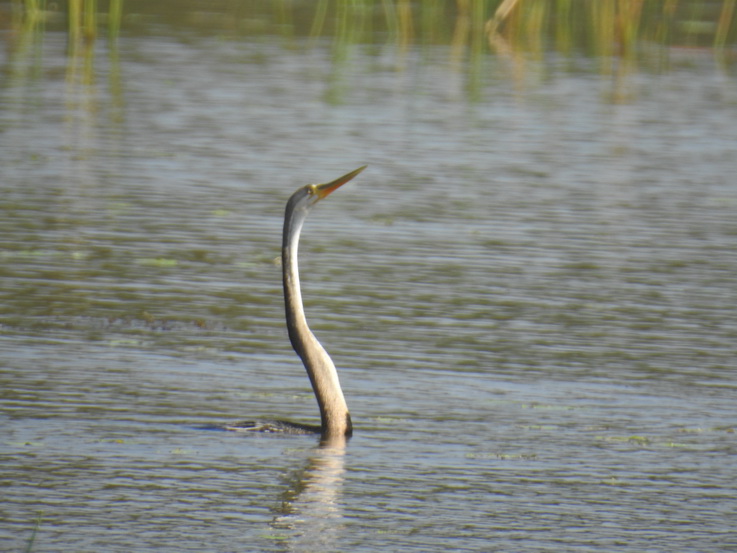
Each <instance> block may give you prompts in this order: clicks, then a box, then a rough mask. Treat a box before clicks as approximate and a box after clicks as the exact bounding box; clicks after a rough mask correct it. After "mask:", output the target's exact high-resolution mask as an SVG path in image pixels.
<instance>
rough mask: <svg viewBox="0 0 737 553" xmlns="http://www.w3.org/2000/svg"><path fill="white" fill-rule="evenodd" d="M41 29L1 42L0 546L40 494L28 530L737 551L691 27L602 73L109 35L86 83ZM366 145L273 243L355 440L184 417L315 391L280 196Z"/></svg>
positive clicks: (99, 547)
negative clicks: (298, 227)
mask: <svg viewBox="0 0 737 553" xmlns="http://www.w3.org/2000/svg"><path fill="white" fill-rule="evenodd" d="M43 47H44V50H43V63H42V67H43V71H42V75H41V76H38V75H36V76H35V77H34V79H30V78H29V77H27V74H28V73H27V72H28V71H30V69H32V68H33V67H35V65H34V64H35V63H38V58H29V59H24V58H23V57H22V56H19V55H16V56H10V55H9V54H8V53H7V52H6V54H5V60H4V63H5V64H6V66H7V67H6V69H7V70H6V76H7V78H6V80H5V83H4V84H3V88H2V111H1V112H0V117H1V118H2V119H1V120H0V122H1V124H2V129H3V134H2V148H1V149H0V165H1V166H2V184H1V186H2V197H1V198H0V207H1V208H2V217H1V218H0V229H1V234H0V241H1V244H2V252H0V255H1V256H2V267H1V268H0V275H1V276H2V292H1V293H2V296H1V297H0V314H1V315H2V321H1V324H2V326H1V327H0V328H1V329H2V337H1V338H0V352H2V361H1V363H2V365H1V368H0V398H1V399H2V404H1V411H0V417H1V419H0V420H1V421H2V422H1V424H2V435H1V436H0V451H1V452H2V463H1V465H0V466H1V467H2V468H0V489H1V490H2V491H1V493H2V501H1V502H0V521H1V522H0V539H1V540H2V545H3V549H4V550H15V551H19V550H22V549H23V548H24V547H25V544H26V543H27V542H28V540H29V539H30V536H31V534H32V530H33V527H34V524H35V521H36V520H37V519H39V520H40V522H39V527H38V531H37V534H36V537H35V541H34V544H33V550H34V551H60V550H74V551H80V552H82V551H90V552H91V551H95V552H97V551H110V550H112V551H148V550H150V551H198V552H202V551H521V552H522V551H524V552H532V551H611V550H614V549H616V550H617V551H632V552H638V553H639V552H643V551H668V552H671V551H700V552H704V551H726V550H729V549H730V548H733V547H737V534H736V533H735V530H734V521H735V520H737V500H735V497H737V485H736V484H735V478H734V475H735V472H734V467H735V461H736V460H737V458H736V457H735V454H736V453H737V448H736V447H735V436H734V427H735V424H737V413H736V411H735V388H736V387H737V378H736V375H735V343H737V315H735V310H734V304H735V299H736V298H737V277H736V276H735V275H737V255H735V251H736V250H737V217H735V212H736V211H737V186H735V184H734V182H735V181H734V175H735V174H737V157H736V156H735V144H737V125H735V121H737V117H736V116H737V87H735V83H734V78H733V76H729V75H725V74H724V73H723V71H722V69H720V68H719V67H717V66H716V65H715V64H714V63H713V62H712V60H711V58H710V57H708V54H701V53H698V52H681V53H678V52H674V53H673V56H674V58H675V59H676V60H679V59H681V60H682V61H683V64H682V67H681V66H679V65H678V63H675V64H674V66H673V67H672V68H671V69H670V70H669V71H667V72H664V73H660V74H658V73H655V74H651V73H645V72H642V73H640V72H637V71H634V72H633V73H632V74H629V75H625V76H624V78H623V79H624V81H625V84H622V83H612V82H611V78H610V77H607V76H598V75H597V74H596V73H595V72H592V71H590V70H589V69H590V68H588V67H587V64H588V62H587V61H586V60H583V59H581V60H576V61H575V64H571V62H570V60H556V59H549V60H543V61H540V60H538V61H534V60H532V59H530V60H525V65H524V72H522V75H520V73H519V68H517V67H513V65H514V61H513V60H509V59H504V58H497V57H494V56H492V55H489V57H488V59H486V61H485V63H486V67H485V69H484V71H483V76H484V80H483V83H482V85H480V88H479V89H477V90H475V91H473V94H471V92H470V91H469V90H468V87H469V86H470V84H469V83H468V82H466V76H465V73H464V71H463V68H462V67H458V66H457V65H456V64H454V63H452V62H451V61H449V60H450V58H449V55H448V52H447V51H445V50H444V49H442V48H437V49H430V50H429V51H422V52H419V51H413V50H411V49H410V50H409V51H407V52H404V53H403V54H401V56H404V57H400V54H398V53H397V52H395V51H394V50H393V49H391V48H387V49H386V50H383V49H378V50H377V49H374V50H373V51H370V52H369V51H362V50H360V49H356V50H355V51H352V52H351V57H350V60H349V61H348V62H347V63H345V64H344V65H342V66H336V65H334V64H333V63H332V61H331V56H330V53H329V52H328V51H326V49H324V48H322V47H321V46H320V45H319V44H317V45H313V46H312V48H302V47H301V45H300V47H298V48H293V47H292V48H283V47H282V46H281V45H280V39H273V40H265V39H263V38H262V39H261V40H260V41H259V42H257V43H247V42H243V43H230V42H223V41H215V40H195V39H187V40H182V41H177V40H172V39H163V38H162V39H159V38H148V39H143V38H136V39H130V40H126V39H125V38H122V39H121V41H120V52H119V59H118V60H117V61H113V62H111V61H110V60H109V58H108V57H106V56H107V54H106V53H105V51H104V49H103V48H102V47H100V51H99V52H97V56H96V58H95V64H96V69H97V73H96V74H95V76H94V79H93V82H91V83H90V82H87V81H85V79H84V78H82V77H80V76H79V75H77V76H75V75H70V74H69V72H68V70H67V69H65V67H66V66H65V64H67V62H68V61H69V60H68V58H65V57H64V56H63V55H62V52H63V50H64V39H63V37H61V36H56V35H53V34H49V35H48V37H47V38H46V39H45V43H44V46H43ZM517 61H519V60H517ZM571 65H576V66H578V67H577V68H576V69H575V70H574V69H573V68H572V67H571ZM398 68H399V70H398ZM402 68H403V69H402ZM80 71H81V70H80ZM513 77H514V78H513ZM613 88H617V89H618V90H617V93H616V94H613V92H612V89H613ZM621 88H624V89H625V91H624V93H623V92H622V90H620V89H621ZM625 93H626V94H625ZM622 94H625V97H624V99H622V98H621V95H622ZM614 96H616V97H617V98H619V100H618V101H617V102H613V101H612V98H613V97H614ZM472 97H473V98H472ZM364 163H368V164H369V169H368V170H367V171H366V172H365V173H363V174H362V175H361V176H360V177H359V178H358V179H356V181H355V182H353V183H351V184H350V185H347V186H345V187H344V188H342V189H341V190H340V191H339V193H336V194H334V195H332V196H331V197H330V199H329V201H326V202H324V203H323V204H321V205H319V206H318V207H317V208H316V210H315V212H314V213H313V215H312V216H311V218H310V220H309V221H308V224H307V227H306V229H305V232H304V234H303V245H302V250H301V263H302V271H303V286H304V289H305V290H304V295H305V298H306V302H307V311H308V316H309V320H310V322H311V324H312V326H313V328H314V329H315V331H316V333H317V334H318V335H319V337H320V339H321V340H322V341H323V343H324V344H325V345H326V347H327V349H328V350H329V351H330V352H331V354H332V355H333V358H334V360H335V361H336V364H337V365H338V366H339V370H340V374H341V379H342V382H343V386H344V389H345V392H346V395H347V398H348V401H349V405H350V407H351V411H352V414H353V418H354V423H355V426H356V434H355V437H354V438H353V439H352V440H350V442H349V443H348V444H347V445H346V446H345V447H340V446H337V447H326V448H322V449H321V448H318V447H317V445H318V442H317V439H316V438H313V437H277V436H269V435H262V436H243V435H237V434H232V433H226V432H213V431H209V430H205V429H204V428H205V427H207V426H208V425H212V424H219V423H225V422H229V421H232V420H235V419H242V418H248V417H262V416H265V417H279V418H286V419H292V420H301V421H313V422H314V421H315V420H316V418H317V408H316V405H315V402H314V399H313V398H312V394H311V391H310V389H309V385H308V382H307V379H306V378H305V375H304V371H303V369H302V367H301V366H300V364H299V362H298V360H297V359H296V357H295V356H294V354H293V353H292V352H291V350H290V348H289V344H288V340H287V338H286V333H285V331H284V328H283V312H282V311H283V307H282V302H281V295H280V294H281V282H280V272H279V267H278V263H277V262H276V260H275V258H277V256H278V254H279V244H280V231H281V223H282V220H281V217H282V211H283V206H284V203H285V201H286V199H287V198H288V196H289V195H290V194H291V193H292V192H293V190H294V189H296V188H297V186H299V185H302V184H305V183H307V182H319V181H325V180H330V179H332V178H335V177H337V176H339V175H341V174H343V173H345V172H346V171H349V170H351V169H353V168H355V167H357V166H359V165H362V164H364Z"/></svg>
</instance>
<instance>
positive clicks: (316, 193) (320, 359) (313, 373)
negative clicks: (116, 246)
mask: <svg viewBox="0 0 737 553" xmlns="http://www.w3.org/2000/svg"><path fill="white" fill-rule="evenodd" d="M365 168H366V166H365V165H364V166H363V167H359V168H358V169H356V170H355V171H352V172H350V173H348V174H346V175H343V176H342V177H340V178H339V179H336V180H334V181H331V182H328V183H325V184H308V185H307V186H303V187H302V188H300V189H299V190H297V191H296V192H295V193H294V194H293V195H292V197H291V198H289V201H288V202H287V207H286V211H285V213H284V233H283V236H282V271H283V280H284V306H285V312H286V319H287V329H288V330H289V340H290V341H291V343H292V347H293V348H294V351H295V352H297V355H299V357H300V359H302V363H303V364H304V366H305V369H306V370H307V375H308V376H309V378H310V383H311V384H312V390H313V391H314V393H315V398H316V399H317V404H318V406H319V407H320V426H319V427H317V426H311V425H304V424H294V423H289V422H283V421H269V422H253V423H236V424H233V425H229V426H227V427H226V428H227V429H228V430H241V431H243V430H250V431H257V432H281V433H284V432H286V433H293V434H305V433H321V434H322V436H323V437H324V438H330V437H335V436H350V435H351V433H352V432H353V425H352V423H351V415H350V413H349V411H348V405H347V404H346V401H345V397H344V396H343V390H342V389H341V387H340V381H339V379H338V371H337V370H336V369H335V365H334V364H333V361H332V359H330V356H329V355H328V353H327V352H326V351H325V348H323V347H322V344H320V342H319V341H318V340H317V338H316V337H315V335H314V334H313V333H312V331H311V330H310V327H309V326H307V319H306V318H305V312H304V306H303V304H302V292H301V289H300V285H299V264H298V259H297V258H298V256H297V251H298V247H299V236H300V233H301V232H302V226H303V225H304V222H305V220H306V219H307V215H308V214H309V212H310V209H311V208H312V207H313V206H314V205H315V204H316V203H317V202H318V201H320V200H322V199H323V198H326V197H327V196H328V195H329V194H330V193H331V192H333V191H334V190H337V189H338V188H339V187H340V186H341V185H343V184H345V183H346V182H348V181H349V180H351V179H352V178H353V177H355V176H356V175H358V174H359V173H360V172H361V171H363V170H364V169H365Z"/></svg>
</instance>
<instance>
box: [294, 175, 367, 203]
mask: <svg viewBox="0 0 737 553" xmlns="http://www.w3.org/2000/svg"><path fill="white" fill-rule="evenodd" d="M364 169H366V165H364V166H363V167H359V168H358V169H355V170H354V171H351V172H350V173H347V174H345V175H343V176H342V177H339V178H337V179H335V180H333V181H330V182H326V183H323V184H308V185H306V186H303V187H302V188H300V189H299V190H297V191H296V192H295V193H294V195H293V196H292V197H291V198H290V203H292V202H294V208H295V209H299V208H302V209H305V210H309V209H310V208H311V207H312V206H313V205H315V204H316V203H317V202H319V201H320V200H323V199H325V198H327V197H328V196H329V195H330V194H331V193H333V192H334V191H335V190H337V189H338V188H340V187H341V186H343V185H344V184H345V183H347V182H348V181H349V180H351V179H352V178H353V177H355V176H356V175H358V174H359V173H360V172H361V171H363V170H364Z"/></svg>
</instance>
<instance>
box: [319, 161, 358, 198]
mask: <svg viewBox="0 0 737 553" xmlns="http://www.w3.org/2000/svg"><path fill="white" fill-rule="evenodd" d="M366 167H367V166H366V165H364V166H363V167H359V168H358V169H356V170H355V171H351V172H350V173H348V174H346V175H343V176H342V177H340V178H337V179H335V180H334V181H330V182H326V183H325V184H316V185H315V192H316V193H317V197H318V198H320V199H321V200H322V199H324V198H327V197H328V195H330V193H331V192H333V191H335V190H337V189H338V188H340V187H341V186H343V185H344V184H345V183H347V182H348V181H349V180H351V179H352V178H353V177H355V176H356V175H358V173H360V172H361V171H363V170H364V169H366Z"/></svg>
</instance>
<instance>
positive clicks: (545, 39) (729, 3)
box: [14, 0, 737, 57]
mask: <svg viewBox="0 0 737 553" xmlns="http://www.w3.org/2000/svg"><path fill="white" fill-rule="evenodd" d="M156 4H157V3H142V4H138V5H135V6H124V4H123V0H111V1H110V2H109V3H107V4H105V5H104V6H102V5H100V4H98V2H97V0H70V1H69V2H68V3H66V4H65V5H63V4H58V5H57V4H55V3H54V4H52V3H48V2H47V1H46V0H24V1H23V2H20V1H18V2H16V3H15V4H14V7H15V8H16V9H15V10H14V12H15V14H16V18H15V19H16V22H17V24H18V25H23V26H24V27H25V28H26V29H28V28H32V29H35V30H43V29H44V27H45V25H44V23H45V22H50V23H53V22H57V23H58V22H60V21H64V22H65V23H66V26H67V29H68V32H69V35H70V37H71V38H72V41H71V42H72V43H75V42H85V41H87V42H89V41H91V40H94V39H95V38H96V37H97V36H98V34H99V27H100V26H101V25H106V26H107V30H108V37H109V38H110V39H113V40H114V39H115V38H116V37H117V36H118V35H119V33H120V31H121V29H123V28H124V27H125V24H126V22H140V21H141V20H155V21H157V22H163V23H165V24H168V25H172V26H177V27H190V28H195V29H197V28H199V29H203V28H207V29H209V30H210V31H213V30H214V31H216V32H222V33H224V34H225V35H226V36H227V35H231V36H234V35H235V36H248V35H259V34H262V35H267V34H272V35H281V36H284V37H285V39H290V38H294V37H305V36H306V37H311V38H312V39H313V43H314V42H315V41H317V40H318V39H329V40H332V43H333V46H340V45H343V46H345V45H348V44H360V43H382V42H383V43H396V44H398V45H400V46H403V47H406V46H409V45H411V44H419V45H431V44H446V45H451V46H453V47H454V48H456V49H459V48H460V49H461V50H463V49H464V48H466V47H467V46H470V50H471V51H473V50H478V49H479V48H481V47H482V46H483V44H484V43H486V44H488V46H489V47H490V48H492V49H496V50H502V51H505V52H509V51H532V52H547V51H551V50H553V51H558V52H561V53H569V52H572V51H575V50H578V51H583V52H586V53H589V54H597V55H614V56H625V57H626V56H628V55H633V53H634V52H635V51H636V49H637V46H638V45H639V44H641V43H643V42H644V43H653V44H660V45H665V46H687V47H713V48H715V49H724V48H726V47H728V46H730V45H734V43H735V40H736V39H737V31H736V30H735V27H736V26H737V21H736V17H735V2H734V1H733V0H722V1H720V2H710V3H704V2H698V1H694V0H691V1H688V2H678V1H676V0H661V1H655V2H642V1H641V0H640V1H632V0H598V1H596V2H577V1H573V0H453V1H452V0H430V1H427V2H412V3H411V2H408V1H407V0H363V1H355V0H351V1H348V0H334V1H330V0H320V1H318V2H314V3H308V4H300V3H284V2H266V1H263V2H247V3H237V2H233V3H228V4H226V5H223V6H222V7H219V6H212V5H209V4H208V6H207V17H205V16H204V14H203V9H202V5H201V4H202V2H197V1H191V2H185V3H184V5H180V4H178V3H177V4H174V5H172V6H167V5H156ZM63 6H64V7H65V10H64V12H60V10H61V9H63V8H62V7H63ZM167 10H169V11H167ZM175 12H176V13H175ZM136 26H137V27H139V28H140V26H139V23H136ZM336 51H337V52H340V49H339V48H338V50H336Z"/></svg>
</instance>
